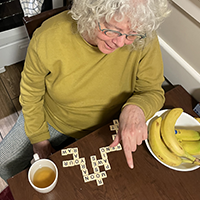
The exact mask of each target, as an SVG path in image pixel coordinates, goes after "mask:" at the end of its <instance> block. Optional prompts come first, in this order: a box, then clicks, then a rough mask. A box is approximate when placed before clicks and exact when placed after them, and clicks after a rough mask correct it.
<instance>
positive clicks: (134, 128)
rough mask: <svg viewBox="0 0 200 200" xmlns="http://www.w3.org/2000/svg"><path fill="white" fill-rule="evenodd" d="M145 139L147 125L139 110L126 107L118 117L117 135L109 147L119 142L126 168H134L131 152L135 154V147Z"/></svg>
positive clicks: (132, 106) (134, 107)
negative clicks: (126, 164) (121, 146)
mask: <svg viewBox="0 0 200 200" xmlns="http://www.w3.org/2000/svg"><path fill="white" fill-rule="evenodd" d="M145 139H147V125H146V122H145V116H144V113H143V111H142V109H141V108H139V107H138V106H135V105H127V106H125V107H124V109H123V110H122V112H121V114H120V117H119V130H118V134H117V136H116V138H115V140H114V141H113V143H112V144H111V145H110V146H111V147H114V146H116V145H117V144H118V143H119V142H120V141H121V140H122V145H123V149H124V153H125V157H126V160H127V163H128V166H129V167H130V168H131V169H132V168H133V167H134V164H133V157H132V152H135V151H136V149H137V145H141V144H142V141H143V140H145Z"/></svg>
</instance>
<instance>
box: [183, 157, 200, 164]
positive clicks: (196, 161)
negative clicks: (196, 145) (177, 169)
mask: <svg viewBox="0 0 200 200" xmlns="http://www.w3.org/2000/svg"><path fill="white" fill-rule="evenodd" d="M182 162H184V163H190V164H195V165H200V160H199V159H198V158H195V160H194V161H192V160H188V159H182Z"/></svg>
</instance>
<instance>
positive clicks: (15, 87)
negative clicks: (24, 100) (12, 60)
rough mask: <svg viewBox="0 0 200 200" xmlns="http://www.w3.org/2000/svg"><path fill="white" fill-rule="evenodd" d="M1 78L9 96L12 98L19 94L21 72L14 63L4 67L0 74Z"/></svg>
mask: <svg viewBox="0 0 200 200" xmlns="http://www.w3.org/2000/svg"><path fill="white" fill-rule="evenodd" d="M1 79H2V81H3V83H4V85H5V88H6V90H7V91H8V93H9V95H10V98H11V99H14V98H16V97H18V96H19V93H20V90H19V84H20V79H21V74H20V71H19V69H18V68H17V66H16V65H10V66H7V67H6V71H5V72H4V73H2V74H1Z"/></svg>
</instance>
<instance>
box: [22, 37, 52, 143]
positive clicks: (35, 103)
mask: <svg viewBox="0 0 200 200" xmlns="http://www.w3.org/2000/svg"><path fill="white" fill-rule="evenodd" d="M37 45H38V42H37V40H36V39H35V38H34V37H33V38H32V40H31V41H30V44H29V47H28V51H27V56H26V60H25V64H24V69H23V72H22V78H21V83H20V103H21V105H22V112H23V115H24V119H25V124H24V128H25V132H26V135H27V136H28V138H29V140H30V142H31V143H32V144H34V143H37V142H40V141H43V140H46V139H49V138H50V135H49V131H48V126H47V122H46V119H45V112H44V107H43V104H44V94H45V77H46V75H47V74H48V73H49V71H48V70H47V69H46V68H45V66H44V65H43V63H42V61H41V59H40V57H39V56H38V53H37V50H38V49H37Z"/></svg>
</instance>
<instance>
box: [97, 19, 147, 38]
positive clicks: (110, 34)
mask: <svg viewBox="0 0 200 200" xmlns="http://www.w3.org/2000/svg"><path fill="white" fill-rule="evenodd" d="M98 26H99V29H100V31H102V32H103V33H104V34H105V35H107V36H108V37H113V38H115V37H120V36H122V35H126V39H127V40H129V41H133V40H135V39H139V40H140V39H143V38H145V37H146V34H145V35H141V34H128V35H127V34H125V33H124V34H122V33H120V32H119V31H114V30H110V29H101V26H100V23H99V22H98Z"/></svg>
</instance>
